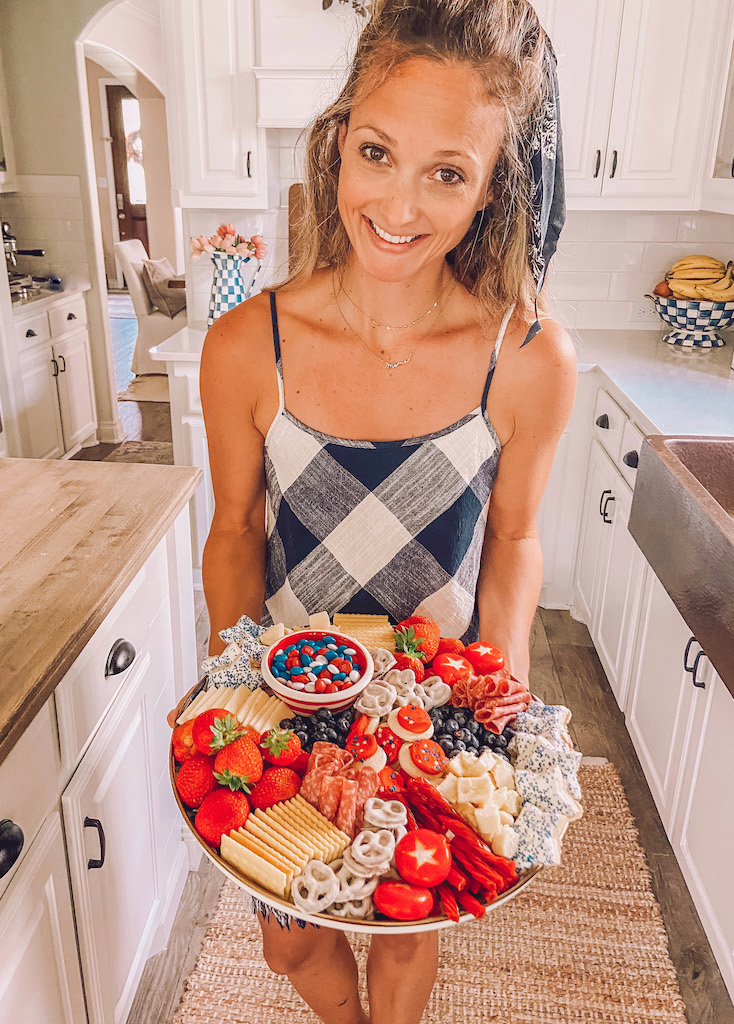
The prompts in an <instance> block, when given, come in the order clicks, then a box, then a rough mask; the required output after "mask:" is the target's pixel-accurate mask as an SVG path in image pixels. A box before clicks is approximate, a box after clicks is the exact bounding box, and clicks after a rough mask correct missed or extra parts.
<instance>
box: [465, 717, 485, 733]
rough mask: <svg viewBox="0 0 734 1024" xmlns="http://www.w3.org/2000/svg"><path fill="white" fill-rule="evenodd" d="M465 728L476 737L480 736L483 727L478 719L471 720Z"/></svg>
mask: <svg viewBox="0 0 734 1024" xmlns="http://www.w3.org/2000/svg"><path fill="white" fill-rule="evenodd" d="M464 728H465V729H468V730H469V732H471V733H473V734H474V735H475V736H478V735H479V730H480V729H481V728H482V727H481V725H480V724H479V722H478V721H477V720H476V718H470V719H469V721H468V722H467V723H466V724H465V726H464Z"/></svg>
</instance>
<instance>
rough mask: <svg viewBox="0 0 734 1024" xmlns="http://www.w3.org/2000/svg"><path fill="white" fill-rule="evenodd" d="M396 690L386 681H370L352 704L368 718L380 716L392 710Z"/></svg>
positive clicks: (396, 693)
mask: <svg viewBox="0 0 734 1024" xmlns="http://www.w3.org/2000/svg"><path fill="white" fill-rule="evenodd" d="M397 695H398V691H397V690H396V689H395V687H394V686H391V685H390V683H387V682H384V681H383V682H376V681H375V682H372V683H368V684H367V686H365V688H364V690H362V692H361V693H360V695H359V697H358V698H357V700H356V701H355V702H354V706H355V708H356V709H357V711H361V712H362V714H363V715H369V717H370V718H382V716H383V715H387V714H388V713H389V712H390V711H392V709H393V707H394V705H395V698H396V697H397Z"/></svg>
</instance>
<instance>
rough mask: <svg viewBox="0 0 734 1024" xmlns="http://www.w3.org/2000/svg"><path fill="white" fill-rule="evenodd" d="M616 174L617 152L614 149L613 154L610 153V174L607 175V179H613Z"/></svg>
mask: <svg viewBox="0 0 734 1024" xmlns="http://www.w3.org/2000/svg"><path fill="white" fill-rule="evenodd" d="M616 173H617V151H616V149H615V150H614V152H613V153H612V173H611V174H610V175H609V177H610V178H613V177H614V175H615V174H616Z"/></svg>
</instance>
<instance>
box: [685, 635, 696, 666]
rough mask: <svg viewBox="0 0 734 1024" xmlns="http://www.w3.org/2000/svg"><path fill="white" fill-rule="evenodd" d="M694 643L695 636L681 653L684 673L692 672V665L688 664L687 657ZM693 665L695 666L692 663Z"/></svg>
mask: <svg viewBox="0 0 734 1024" xmlns="http://www.w3.org/2000/svg"><path fill="white" fill-rule="evenodd" d="M695 643H696V638H695V636H692V637H691V639H690V640H689V641H688V643H687V644H686V649H685V651H684V652H683V668H684V669H685V670H686V672H693V665H689V664H688V655H689V653H690V650H691V647H693V645H694V644H695ZM694 664H695V662H694Z"/></svg>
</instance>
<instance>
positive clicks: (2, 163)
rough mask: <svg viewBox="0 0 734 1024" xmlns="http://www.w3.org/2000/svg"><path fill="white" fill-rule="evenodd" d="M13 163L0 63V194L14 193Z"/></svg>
mask: <svg viewBox="0 0 734 1024" xmlns="http://www.w3.org/2000/svg"><path fill="white" fill-rule="evenodd" d="M15 190H16V186H15V161H14V159H13V140H12V137H11V135H10V115H9V111H8V101H7V96H6V93H5V80H4V78H3V68H2V63H0V192H15Z"/></svg>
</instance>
